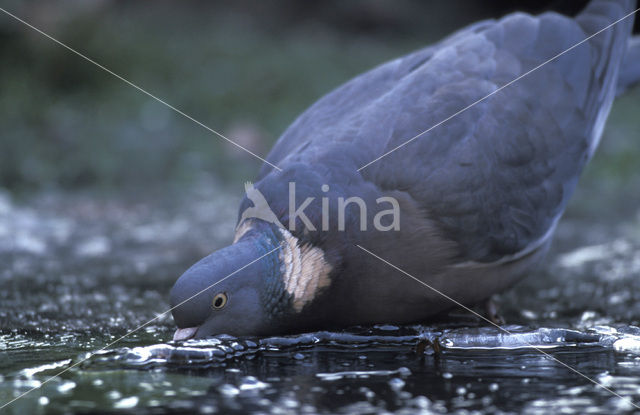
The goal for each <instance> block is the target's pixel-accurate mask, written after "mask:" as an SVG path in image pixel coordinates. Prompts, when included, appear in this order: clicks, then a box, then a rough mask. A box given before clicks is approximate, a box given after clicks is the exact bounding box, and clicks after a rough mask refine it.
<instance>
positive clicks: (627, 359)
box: [0, 178, 640, 414]
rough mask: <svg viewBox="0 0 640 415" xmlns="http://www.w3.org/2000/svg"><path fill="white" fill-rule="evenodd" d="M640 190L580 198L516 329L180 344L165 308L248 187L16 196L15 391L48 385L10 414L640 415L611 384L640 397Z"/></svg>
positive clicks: (0, 222)
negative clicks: (512, 414) (597, 199)
mask: <svg viewBox="0 0 640 415" xmlns="http://www.w3.org/2000/svg"><path fill="white" fill-rule="evenodd" d="M635 185H636V184H635V183H626V184H625V185H624V186H622V187H620V188H618V189H617V193H615V194H611V195H607V199H605V198H604V196H605V195H604V194H603V193H599V194H601V195H602V196H603V201H602V202H601V203H595V202H593V203H591V201H592V200H594V198H593V192H594V191H595V190H594V189H596V188H597V185H595V184H593V185H591V186H585V187H586V188H585V189H582V190H581V191H580V192H579V193H578V195H577V198H576V200H577V201H576V202H575V203H574V205H573V206H572V208H571V210H570V214H569V215H568V217H567V218H566V219H565V220H564V221H563V222H562V224H561V226H560V227H559V229H558V233H557V238H556V242H555V246H554V248H553V254H552V255H551V256H550V257H549V261H548V264H547V265H546V266H545V267H543V269H542V270H541V271H540V272H539V273H536V274H534V275H532V276H531V277H530V278H528V279H527V280H526V281H525V282H523V283H522V284H520V285H519V286H517V287H516V288H515V289H514V290H513V291H511V292H509V293H507V294H504V295H502V296H501V297H500V299H499V301H500V303H501V306H502V311H503V314H504V316H505V317H506V319H507V320H508V323H509V325H508V326H506V329H507V330H508V331H509V332H511V334H509V335H507V334H506V333H504V332H501V331H500V330H498V329H496V328H492V327H487V325H486V324H482V322H481V321H479V320H478V319H477V318H475V317H473V316H472V315H470V314H468V313H466V312H464V311H463V310H454V311H453V312H452V313H451V315H450V316H449V317H447V318H444V319H443V320H442V321H439V322H436V323H433V324H432V325H424V326H414V327H392V326H377V327H374V328H353V329H352V330H349V331H346V332H338V333H331V332H318V333H310V334H303V335H298V336H291V337H281V338H266V339H233V338H225V337H222V338H218V339H211V340H206V341H189V342H187V343H185V344H181V345H177V344H174V343H172V342H170V339H171V337H172V332H173V330H174V326H173V323H172V320H171V317H170V316H167V315H161V313H162V312H164V311H165V310H166V309H167V308H168V304H167V293H168V290H169V288H170V287H171V285H172V283H173V281H174V280H175V278H176V276H177V275H179V274H180V273H181V272H182V271H183V270H184V269H185V268H186V267H187V266H188V265H189V264H190V263H191V262H192V261H194V260H196V259H197V258H199V257H201V256H203V255H205V254H206V253H208V252H209V251H211V250H214V249H216V248H218V247H220V246H222V245H223V244H224V243H226V242H227V240H228V239H229V238H230V235H231V234H232V230H233V229H232V228H233V223H234V219H235V206H236V205H237V201H238V198H239V195H238V194H234V193H233V192H232V191H230V190H229V189H225V188H224V187H223V186H221V185H220V184H219V183H217V182H216V181H215V180H212V179H207V178H203V179H202V181H201V182H200V183H198V184H196V185H194V186H193V188H192V189H191V190H180V189H165V191H164V192H158V193H155V194H154V193H149V194H145V195H144V196H141V195H136V196H131V197H122V196H120V197H105V196H99V195H96V194H92V193H74V194H63V193H50V194H46V193H41V194H39V195H35V196H30V197H28V198H26V199H23V200H20V201H18V200H15V199H12V198H11V197H10V196H9V195H8V194H5V193H2V194H0V249H1V251H0V259H1V261H2V264H3V266H2V269H1V270H0V283H1V286H2V290H1V291H0V322H1V327H2V332H1V334H0V373H1V374H2V375H1V380H2V382H1V383H0V402H2V403H4V402H8V401H9V400H11V399H13V398H14V397H18V396H19V395H20V394H22V393H25V392H27V391H29V390H30V389H32V388H34V387H38V386H41V387H40V388H39V389H36V390H34V391H32V392H30V393H29V394H27V395H26V396H24V397H23V398H21V399H19V400H17V401H15V402H13V403H11V405H9V406H7V407H6V408H4V409H3V412H6V413H16V414H24V413H35V414H37V413H68V412H75V413H83V412H92V411H100V412H102V411H108V412H118V413H120V412H122V413H127V412H131V413H161V412H165V411H167V410H173V411H187V412H192V413H194V412H195V413H216V412H224V413H230V412H238V413H241V412H246V411H248V410H252V411H256V412H261V413H316V412H331V413H372V412H379V411H388V412H395V413H418V412H423V413H443V412H447V411H452V412H458V413H500V412H505V413H509V412H524V413H559V412H563V413H585V412H589V413H607V414H610V413H616V412H627V411H628V412H631V410H632V409H634V408H633V406H631V404H630V403H629V402H627V401H625V400H624V399H622V398H620V397H616V396H615V395H614V394H612V393H611V392H614V393H616V394H618V395H620V396H621V397H623V398H626V399H630V400H631V401H633V402H635V403H636V404H638V405H640V328H638V327H637V325H639V323H640V303H639V302H638V301H637V296H638V294H637V293H638V292H640V290H639V288H640V278H639V277H640V249H639V248H640V209H639V208H638V207H639V206H640V205H639V204H637V195H633V194H631V193H629V192H628V189H631V188H634V186H635ZM608 188H610V187H608ZM636 188H637V187H636ZM614 190H616V189H614ZM603 192H604V190H603ZM168 195H170V196H168ZM603 204H604V205H608V207H607V209H606V212H608V215H605V216H600V215H599V213H598V212H602V210H600V209H603V208H602V206H603ZM598 206H600V207H598ZM614 206H615V207H616V208H615V209H614V208H613V207H614ZM157 316H159V317H158V318H157V320H155V321H154V322H152V323H151V324H149V325H148V326H146V327H144V328H143V329H141V330H140V331H138V332H136V333H134V334H132V335H131V336H129V337H128V338H126V339H123V340H122V341H120V342H118V343H117V344H115V345H113V346H108V345H109V343H110V342H112V341H114V340H116V339H118V338H119V337H120V336H121V335H123V334H125V333H126V332H127V331H128V330H131V329H133V328H135V327H137V326H139V325H140V324H143V323H145V322H146V321H148V320H150V319H153V318H154V317H157ZM105 346H107V347H106V349H105V350H102V351H99V350H100V349H102V348H104V347H105ZM533 346H535V348H534V347H533ZM536 348H538V349H540V350H542V351H544V352H545V353H547V354H548V356H545V355H543V354H542V353H541V352H540V350H536ZM549 356H552V357H553V358H556V359H558V360H560V361H562V362H564V363H566V364H567V365H569V366H570V367H571V368H573V369H575V370H577V371H579V372H580V373H581V374H582V375H584V376H586V377H589V378H590V379H592V380H595V381H597V382H599V383H600V384H602V385H603V386H605V387H607V388H609V389H610V391H607V390H605V389H603V388H602V387H600V386H597V385H595V384H593V383H592V382H591V381H590V380H589V379H587V378H586V377H584V376H582V375H580V374H577V373H575V372H573V371H571V370H570V369H568V368H566V367H564V366H562V365H561V364H560V363H558V362H557V361H554V360H553V359H552V358H551V357H549ZM86 358H88V359H87V360H86V361H84V362H82V363H80V364H79V365H77V366H73V367H72V365H74V364H75V363H77V362H80V361H81V360H83V359H86ZM70 367H71V368H70ZM67 368H70V369H69V370H68V371H67V372H65V373H64V374H62V375H61V376H60V377H58V378H55V379H53V380H51V381H48V382H46V383H44V382H45V381H46V380H47V379H48V378H49V377H50V376H51V375H54V374H56V373H57V372H59V371H62V370H64V369H67Z"/></svg>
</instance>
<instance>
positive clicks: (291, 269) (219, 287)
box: [170, 220, 331, 340]
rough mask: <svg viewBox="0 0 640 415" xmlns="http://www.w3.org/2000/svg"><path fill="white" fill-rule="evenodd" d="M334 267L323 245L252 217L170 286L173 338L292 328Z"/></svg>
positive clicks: (282, 330)
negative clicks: (233, 239)
mask: <svg viewBox="0 0 640 415" xmlns="http://www.w3.org/2000/svg"><path fill="white" fill-rule="evenodd" d="M330 272H331V266H330V265H329V264H328V263H327V262H326V261H325V259H324V255H323V252H322V250H320V249H319V248H316V247H311V246H310V245H304V244H300V242H299V241H298V240H297V239H296V238H295V237H293V236H292V235H291V234H290V233H289V232H288V231H287V230H285V229H282V228H280V227H278V226H275V225H273V224H270V223H266V222H264V221H259V220H252V221H248V222H247V223H245V224H244V225H241V227H240V228H239V229H238V233H237V236H236V242H235V243H234V244H232V245H230V246H228V247H226V248H223V249H221V250H219V251H216V252H214V253H212V254H211V255H209V256H207V257H205V258H203V259H202V260H200V261H199V262H197V263H196V264H195V265H193V266H192V267H191V268H189V269H188V270H187V271H186V272H185V273H184V274H183V275H182V276H181V277H180V278H179V279H178V281H176V283H175V285H174V286H173V288H172V289H171V294H170V302H171V307H172V310H171V312H172V314H173V318H174V320H175V322H176V324H177V326H178V330H177V331H176V333H175V335H174V340H185V339H188V338H191V337H196V338H202V337H207V336H213V335H217V334H230V335H233V336H261V335H270V334H277V333H281V332H284V331H289V330H293V329H294V328H295V325H296V324H301V322H302V321H303V320H304V315H305V312H307V313H306V314H309V313H308V311H309V307H307V306H309V305H310V304H311V303H313V302H314V301H315V300H316V299H317V297H318V296H319V295H320V294H321V293H322V292H323V291H324V289H325V288H326V287H328V286H329V283H330V278H329V274H330Z"/></svg>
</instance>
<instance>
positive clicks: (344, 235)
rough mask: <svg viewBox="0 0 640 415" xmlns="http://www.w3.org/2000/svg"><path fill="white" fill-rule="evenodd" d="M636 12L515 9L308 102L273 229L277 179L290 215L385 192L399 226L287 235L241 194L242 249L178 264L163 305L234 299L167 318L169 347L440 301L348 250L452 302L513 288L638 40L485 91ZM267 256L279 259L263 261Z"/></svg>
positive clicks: (632, 73) (627, 0)
mask: <svg viewBox="0 0 640 415" xmlns="http://www.w3.org/2000/svg"><path fill="white" fill-rule="evenodd" d="M634 4H635V2H634V1H631V0H593V1H592V2H591V3H590V4H589V5H588V6H587V8H586V9H585V10H584V11H583V12H582V13H580V14H579V15H578V16H577V17H576V18H569V17H565V16H561V15H559V14H556V13H545V14H542V15H540V16H530V15H527V14H523V13H514V14H511V15H508V16H506V17H504V18H502V19H500V20H488V21H483V22H480V23H476V24H474V25H472V26H469V27H467V28H465V29H462V30H460V31H458V32H456V33H454V34H453V35H451V36H449V37H447V38H446V39H444V40H442V41H441V42H439V43H437V44H435V45H432V46H430V47H427V48H424V49H422V50H419V51H417V52H415V53H412V54H409V55H407V56H404V57H402V58H399V59H396V60H393V61H391V62H388V63H386V64H383V65H381V66H379V67H377V68H375V69H373V70H371V71H369V72H367V73H365V74H362V75H360V76H358V77H356V78H355V79H353V80H351V81H349V82H348V83H346V84H345V85H343V86H341V87H339V88H338V89H336V90H335V91H333V92H331V93H330V94H328V95H327V96H325V97H323V98H322V99H320V100H319V101H318V102H317V103H315V104H314V105H313V106H311V107H310V108H309V109H307V110H306V111H305V112H304V113H303V114H302V115H301V116H300V117H299V118H298V119H297V120H296V121H295V122H294V123H293V124H292V125H291V126H290V127H289V128H288V129H287V130H286V131H285V132H284V134H283V135H282V137H281V138H280V140H279V141H278V142H277V143H276V145H275V146H274V148H273V150H272V151H271V153H270V154H269V156H268V160H269V162H270V163H273V164H275V165H277V166H279V168H280V169H281V171H276V170H274V169H272V168H271V166H269V165H264V166H263V168H262V170H261V172H260V175H259V177H258V180H257V181H256V183H255V184H254V188H255V190H256V191H259V192H260V194H261V195H263V196H264V201H266V204H268V206H269V208H270V209H271V211H272V212H273V214H274V215H275V217H276V218H277V221H279V223H281V224H289V219H290V215H291V209H290V208H289V207H290V205H289V196H290V194H289V187H288V184H289V183H290V182H294V183H296V185H297V188H296V197H295V198H296V201H297V203H296V204H297V205H298V206H299V205H300V202H301V201H302V200H305V198H306V197H315V198H316V200H319V199H321V198H323V197H326V198H327V200H331V202H330V203H331V205H328V206H327V209H328V211H329V212H331V213H332V214H333V212H335V204H334V203H335V199H336V198H339V197H351V196H358V197H360V198H362V199H363V200H364V201H366V202H367V203H368V205H369V206H373V205H375V202H376V201H377V200H378V198H380V197H382V196H392V197H393V198H395V199H396V200H397V201H398V203H399V206H400V210H401V219H400V221H401V223H400V230H399V231H393V232H379V231H373V230H367V231H363V230H361V229H360V228H359V226H358V220H357V218H356V217H355V215H353V214H352V213H353V209H352V210H350V211H349V213H348V219H347V224H346V229H345V230H344V231H339V230H336V229H334V228H331V229H329V230H320V229H321V226H320V225H321V216H322V212H323V211H324V206H323V207H320V206H319V202H318V203H316V204H315V205H312V206H311V207H310V208H309V210H308V211H307V213H308V215H309V218H310V221H311V222H312V224H314V225H315V228H316V230H313V229H308V228H305V227H304V226H298V227H296V229H295V230H292V229H290V230H291V232H290V233H289V232H288V231H283V230H282V228H281V227H276V226H275V225H273V223H267V222H265V221H264V220H250V219H247V215H243V212H247V209H251V208H252V206H253V204H252V203H253V202H251V200H249V198H245V199H244V200H243V202H242V203H241V206H240V210H239V215H238V217H239V220H240V221H241V223H239V224H238V232H237V234H236V240H237V241H238V242H237V243H235V244H234V245H232V246H231V247H228V248H225V249H223V250H221V251H218V252H216V253H213V254H211V255H210V256H209V257H207V258H205V259H204V260H202V261H201V262H200V263H198V264H196V265H195V266H194V267H193V268H192V269H191V270H189V271H187V272H186V273H185V274H184V275H183V276H182V277H181V278H180V279H179V280H178V282H177V283H176V285H175V286H174V288H173V289H172V295H171V302H172V304H173V305H175V304H180V303H181V301H183V300H185V299H186V298H189V296H190V295H193V294H194V289H195V288H197V287H203V286H208V285H210V284H212V283H215V282H216V281H217V282H218V283H220V285H219V286H216V289H215V290H218V291H220V293H219V294H221V293H222V292H225V296H226V294H229V296H228V298H229V303H230V305H229V306H227V309H226V311H224V310H223V311H221V312H218V311H209V313H208V314H206V313H202V312H201V311H197V310H202V309H206V303H207V301H210V298H209V299H208V300H207V299H205V300H199V301H198V303H197V304H196V305H197V306H198V307H200V308H197V307H196V306H195V305H194V306H193V307H191V306H190V305H189V304H188V303H187V304H185V305H181V306H180V307H177V308H176V309H175V310H173V314H174V317H175V319H176V321H177V322H178V324H179V325H180V324H182V325H181V326H180V327H183V330H182V331H180V332H179V336H178V338H182V337H183V335H185V336H186V335H187V334H188V335H192V334H193V333H195V330H192V329H190V328H187V327H186V326H185V325H198V326H199V327H200V328H199V329H198V330H197V333H196V336H198V337H203V336H206V335H209V334H216V333H218V332H220V331H221V330H224V331H227V332H229V333H231V334H268V333H274V332H283V331H293V330H304V329H312V328H318V327H337V326H346V325H353V324H368V323H380V322H390V323H407V322H413V321H418V320H422V319H425V318H427V317H428V316H430V315H432V314H434V313H437V312H439V311H442V310H443V309H446V308H449V307H451V306H452V305H453V304H452V302H451V301H450V300H448V299H445V298H444V297H443V296H441V295H440V294H437V293H435V292H434V291H431V290H428V289H426V288H424V287H417V286H416V282H415V281H413V280H411V279H409V278H406V277H404V276H401V275H397V274H398V273H397V271H396V270H394V269H393V268H391V267H388V266H385V265H384V264H381V263H380V261H379V260H378V259H376V258H374V257H372V256H370V255H368V254H366V253H364V252H363V251H361V250H360V249H359V248H357V247H356V246H357V245H361V246H363V247H365V248H366V249H368V250H370V251H372V252H374V253H376V254H379V255H380V256H381V257H383V258H385V259H386V260H388V261H389V262H390V263H393V264H396V265H397V266H399V267H401V268H402V269H403V270H404V271H406V272H408V273H410V274H411V275H414V276H416V278H419V279H420V280H421V281H422V282H424V283H425V284H428V285H429V286H430V287H433V288H435V289H437V290H439V291H440V292H442V293H445V294H446V295H448V296H449V297H451V298H454V299H455V300H456V301H459V302H461V303H465V304H470V303H474V302H478V301H481V300H484V299H486V298H487V297H489V296H490V295H492V294H493V293H496V292H498V291H501V290H504V289H506V288H508V287H509V286H510V285H512V284H513V283H514V282H516V281H517V280H518V279H519V278H521V277H522V276H524V275H525V274H526V273H527V272H529V271H530V270H531V268H532V267H533V266H535V265H536V264H538V263H540V262H541V260H542V258H543V256H544V254H545V253H546V250H547V248H548V246H549V243H550V240H551V237H552V235H553V232H554V230H555V226H556V224H557V222H558V220H559V218H560V216H561V215H562V213H563V211H564V209H565V207H566V204H567V202H568V200H569V198H570V196H571V194H572V193H573V190H574V188H575V186H576V183H577V181H578V178H579V176H580V173H581V171H582V169H583V167H584V166H585V164H586V163H587V162H588V161H589V159H590V158H591V156H592V155H593V153H594V151H595V149H596V148H597V145H598V142H599V140H600V136H601V134H602V130H603V127H604V123H605V121H606V118H607V116H608V113H609V110H610V108H611V104H612V102H613V99H614V95H615V93H616V82H617V79H618V72H619V71H620V67H621V63H622V61H623V57H624V54H625V52H626V51H627V49H628V50H629V54H628V57H627V61H626V62H625V68H624V69H623V71H622V78H621V81H620V82H621V88H626V87H628V86H629V85H631V84H632V83H633V82H635V81H637V80H638V79H640V69H638V66H637V64H636V62H635V61H634V59H635V58H634V57H636V56H637V55H638V53H639V52H638V46H637V40H633V41H631V42H629V37H630V30H631V26H632V23H633V19H632V18H627V19H625V20H623V21H621V22H619V23H618V24H616V25H614V26H613V27H611V28H609V29H608V30H605V31H603V32H602V33H600V34H598V35H597V36H594V37H593V38H591V39H589V40H588V41H586V42H584V43H583V44H581V45H579V46H577V47H575V48H573V49H571V50H570V51H569V52H567V53H565V54H562V55H561V56H559V57H557V58H556V59H553V60H552V61H550V62H548V63H547V64H545V65H544V66H543V67H541V68H539V69H537V70H535V71H534V72H532V73H530V74H528V75H527V76H525V77H523V78H521V79H519V80H518V81H517V82H516V83H513V84H511V85H509V86H507V87H506V88H504V89H501V90H499V91H497V90H498V89H499V88H501V87H502V86H504V85H507V84H508V83H509V82H511V81H512V80H514V79H516V78H517V77H519V76H521V75H523V74H526V73H527V72H528V71H530V70H531V69H533V68H536V67H537V66H538V65H540V64H541V63H543V62H545V61H547V60H548V59H550V58H553V57H555V56H556V55H559V54H561V53H563V52H564V51H566V50H567V49H569V48H571V47H573V46H574V45H576V44H578V43H579V42H581V41H583V40H584V39H586V38H587V37H588V36H590V35H592V34H594V33H596V32H598V31H599V30H601V29H603V28H605V27H606V26H608V25H610V24H611V23H613V22H616V21H617V20H619V19H621V18H622V17H623V16H625V15H626V14H628V13H630V12H631V11H632V10H633V5H634ZM629 59H631V62H629ZM496 91H497V92H496ZM491 93H493V95H491V96H490V97H489V98H487V99H484V97H486V96H487V95H488V94H491ZM476 101H479V102H478V103H477V105H473V106H472V107H470V108H469V109H468V110H466V111H464V112H462V113H460V114H459V115H457V116H456V117H454V118H451V119H450V120H448V121H446V122H444V123H442V124H441V125H439V126H438V127H437V128H434V129H432V130H430V131H429V132H427V133H425V134H423V135H421V136H420V137H419V138H417V139H415V140H413V141H412V142H410V143H408V144H407V145H404V146H403V147H401V148H399V149H398V150H397V151H394V152H391V153H390V154H388V155H387V156H385V157H383V158H381V159H379V160H378V161H376V162H375V163H372V164H369V163H370V162H371V161H372V160H374V159H376V158H378V157H380V155H382V154H385V153H386V152H388V151H390V150H392V149H394V148H396V147H398V146H400V145H402V144H404V143H406V142H407V140H409V139H411V138H412V137H415V136H417V135H419V134H421V133H422V132H424V131H425V130H428V129H429V128H430V127H432V126H434V125H436V124H438V123H440V122H442V121H443V120H445V119H447V118H449V117H451V116H452V115H453V114H456V113H457V112H459V111H460V110H462V109H464V108H466V107H468V106H470V105H471V104H474V103H476ZM365 165H366V167H365V168H362V169H359V168H360V167H362V166H365ZM323 184H324V185H327V186H325V187H324V190H321V189H322V188H323V187H322V186H321V185H323ZM254 199H255V198H254ZM260 200H262V199H260ZM263 204H264V203H263ZM253 207H255V206H253ZM288 208H289V209H288ZM249 211H251V210H249ZM369 215H371V214H370V213H369ZM269 217H271V216H269ZM334 219H335V217H334ZM299 225H302V224H301V223H300V224H299ZM274 247H276V248H277V247H280V250H279V251H278V253H273V254H270V253H269V251H268V249H274ZM260 254H263V255H266V259H265V261H268V264H269V265H264V264H263V265H260V268H259V267H258V266H257V265H252V271H242V272H239V273H238V276H234V279H233V280H229V281H222V280H220V279H221V278H223V277H224V276H225V275H227V274H228V273H229V272H231V271H232V269H231V268H233V267H232V265H233V266H235V265H238V264H240V263H242V262H243V261H244V262H246V263H248V262H250V261H252V260H254V259H255V258H256V257H258V256H259V255H260ZM267 254H269V255H267ZM228 255H232V256H233V258H231V259H230V258H226V256H228ZM258 269H259V270H260V271H259V272H258V271H256V270H258ZM194 287H195V288H194ZM215 290H213V291H215ZM207 295H212V294H207ZM203 304H204V305H203ZM294 304H295V305H296V307H293V305H294ZM243 313H244V314H246V313H250V314H251V317H250V318H243V317H242V315H243ZM194 314H195V315H194ZM203 314H205V315H203ZM225 316H226V317H225Z"/></svg>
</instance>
